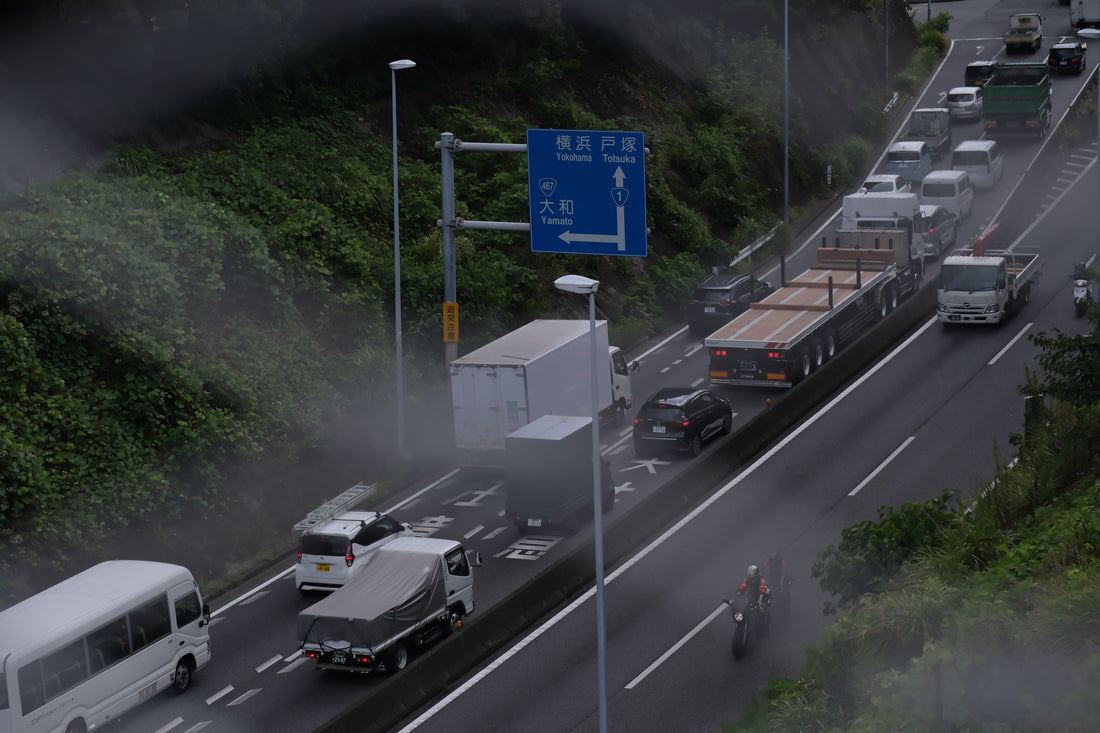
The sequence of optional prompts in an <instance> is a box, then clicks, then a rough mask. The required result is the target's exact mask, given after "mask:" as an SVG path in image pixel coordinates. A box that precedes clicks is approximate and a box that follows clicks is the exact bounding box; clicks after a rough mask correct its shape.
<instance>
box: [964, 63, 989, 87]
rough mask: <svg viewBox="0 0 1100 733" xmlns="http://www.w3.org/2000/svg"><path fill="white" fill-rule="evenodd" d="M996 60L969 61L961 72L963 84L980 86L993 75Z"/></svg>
mask: <svg viewBox="0 0 1100 733" xmlns="http://www.w3.org/2000/svg"><path fill="white" fill-rule="evenodd" d="M996 65H997V62H996V61H971V62H970V63H969V64H967V65H966V72H965V73H964V74H963V86H967V87H980V86H982V85H983V84H985V83H986V82H987V81H989V80H990V78H991V77H992V76H993V67H995V66H996Z"/></svg>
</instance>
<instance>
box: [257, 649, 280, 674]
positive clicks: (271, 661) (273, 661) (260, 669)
mask: <svg viewBox="0 0 1100 733" xmlns="http://www.w3.org/2000/svg"><path fill="white" fill-rule="evenodd" d="M282 658H283V655H282V654H276V655H275V656H273V657H272V658H271V659H269V660H267V661H266V662H264V663H263V664H261V665H260V666H259V667H256V674H260V673H261V672H263V671H264V670H265V669H267V668H268V667H270V666H271V665H273V664H278V663H279V661H280V660H281V659H282Z"/></svg>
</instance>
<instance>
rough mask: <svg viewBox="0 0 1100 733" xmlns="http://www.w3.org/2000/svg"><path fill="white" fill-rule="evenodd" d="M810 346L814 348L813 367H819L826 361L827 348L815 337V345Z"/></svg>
mask: <svg viewBox="0 0 1100 733" xmlns="http://www.w3.org/2000/svg"><path fill="white" fill-rule="evenodd" d="M810 348H812V349H813V355H814V363H813V367H812V368H813V369H817V368H819V367H820V366H821V365H822V364H824V363H825V348H824V347H823V346H822V345H821V341H819V340H817V339H814V343H813V346H811V347H810Z"/></svg>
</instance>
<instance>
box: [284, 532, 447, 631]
mask: <svg viewBox="0 0 1100 733" xmlns="http://www.w3.org/2000/svg"><path fill="white" fill-rule="evenodd" d="M445 605H446V589H445V588H444V577H443V562H442V560H441V559H440V558H439V556H438V555H431V554H426V553H420V552H413V553H405V552H385V551H384V548H383V549H382V550H379V551H378V552H375V553H374V554H372V555H371V557H370V559H369V561H368V562H367V565H366V567H364V568H363V569H362V570H361V571H360V572H359V573H358V574H357V575H356V576H355V577H354V578H353V579H352V580H351V582H349V583H348V584H347V585H345V586H344V587H342V588H339V589H337V590H335V591H333V593H332V594H330V595H329V596H328V597H327V598H325V599H323V600H321V601H318V602H317V603H314V604H313V605H312V606H310V607H309V608H307V609H306V610H304V611H302V612H301V613H299V614H298V640H299V641H301V642H302V643H303V644H304V643H307V642H313V643H317V644H327V643H329V642H350V643H351V646H352V647H355V648H363V647H371V646H374V645H376V644H379V643H381V642H383V641H385V640H387V639H389V638H391V637H392V636H394V635H395V634H397V633H399V632H401V631H403V630H405V629H407V628H408V627H410V626H412V625H413V624H415V623H416V622H418V621H420V620H422V619H423V618H424V617H425V616H426V615H428V614H429V613H434V612H435V611H441V610H443V608H444V607H445ZM340 646H341V647H343V646H344V645H343V644H340Z"/></svg>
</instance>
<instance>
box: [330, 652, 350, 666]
mask: <svg viewBox="0 0 1100 733" xmlns="http://www.w3.org/2000/svg"><path fill="white" fill-rule="evenodd" d="M346 661H348V655H347V654H344V653H343V652H333V653H332V663H333V664H343V663H344V662H346Z"/></svg>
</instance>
